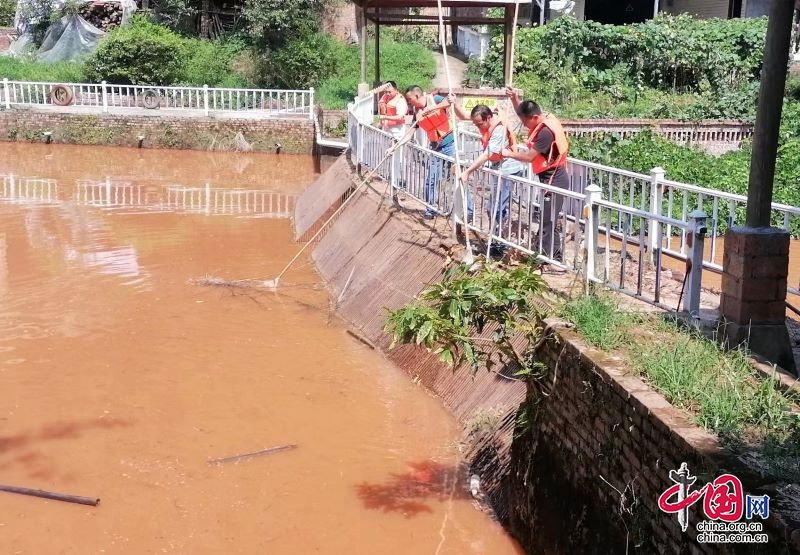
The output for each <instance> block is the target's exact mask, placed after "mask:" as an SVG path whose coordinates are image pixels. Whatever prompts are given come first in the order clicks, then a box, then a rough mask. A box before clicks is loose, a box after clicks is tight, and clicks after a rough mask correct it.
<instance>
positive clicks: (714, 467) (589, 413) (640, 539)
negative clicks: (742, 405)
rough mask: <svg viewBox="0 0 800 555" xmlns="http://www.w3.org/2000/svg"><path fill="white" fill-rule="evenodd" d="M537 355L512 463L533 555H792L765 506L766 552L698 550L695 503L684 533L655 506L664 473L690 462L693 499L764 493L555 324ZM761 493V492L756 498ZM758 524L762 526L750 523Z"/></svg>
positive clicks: (609, 361) (525, 538)
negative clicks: (731, 486) (735, 489)
mask: <svg viewBox="0 0 800 555" xmlns="http://www.w3.org/2000/svg"><path fill="white" fill-rule="evenodd" d="M555 330H556V333H555V335H554V336H553V339H552V340H551V341H548V342H547V343H546V344H545V345H544V347H543V348H542V350H541V351H540V357H541V360H542V362H544V363H545V364H546V366H547V369H546V371H545V372H546V374H545V376H544V377H543V378H542V379H541V380H540V381H536V382H531V383H530V384H529V387H528V398H527V400H526V405H527V425H525V426H523V427H521V428H520V429H518V431H517V439H516V440H515V442H514V445H513V447H512V461H511V477H510V485H509V487H510V491H511V497H512V500H511V503H512V507H511V512H512V516H511V523H510V526H511V530H512V532H513V533H514V535H515V536H516V537H518V538H519V539H520V540H521V541H522V543H523V546H524V547H525V548H526V550H527V551H528V552H529V553H530V552H533V553H553V554H556V553H565V554H567V553H597V554H608V553H625V552H626V544H627V546H628V550H629V551H630V552H631V553H633V552H639V553H675V554H678V553H691V554H696V553H748V554H752V553H798V552H800V549H799V548H798V547H799V546H798V545H797V544H798V543H800V542H798V538H797V536H798V535H800V532H793V531H792V528H796V527H798V526H797V524H794V525H791V524H787V520H785V519H783V517H782V516H781V515H780V514H778V509H777V503H776V502H775V501H776V500H778V496H777V495H776V494H775V493H774V492H773V491H770V496H771V497H772V503H771V507H770V513H771V516H770V519H768V520H767V521H766V522H765V526H764V527H765V532H766V533H769V535H770V542H769V544H767V545H766V546H758V545H757V544H750V545H748V544H736V545H730V546H725V545H724V544H698V543H697V542H696V541H695V540H696V535H697V532H696V528H695V526H696V525H697V523H698V522H699V521H700V520H705V518H701V511H702V503H696V504H695V505H693V506H692V507H691V508H690V510H689V527H688V529H687V530H686V532H683V531H682V530H681V527H680V525H679V524H678V519H677V515H674V514H666V513H663V512H662V511H661V510H660V509H659V508H658V505H657V500H658V497H659V496H660V495H661V493H662V492H664V491H665V490H666V489H667V488H668V487H670V486H672V485H673V482H672V481H670V479H669V474H668V473H669V471H670V470H677V469H678V468H679V466H680V464H681V463H682V462H686V463H687V465H688V468H689V470H690V472H691V473H692V474H693V475H695V476H698V479H697V482H696V484H695V487H696V488H699V487H701V486H702V485H703V484H705V483H706V482H708V481H710V480H712V479H713V478H715V477H716V476H718V475H720V474H722V473H723V470H724V471H726V472H731V473H733V474H735V475H737V476H738V477H739V478H740V479H741V480H742V482H743V483H744V487H745V491H746V493H750V494H753V493H758V494H763V493H765V492H766V491H769V489H768V488H769V486H768V484H765V483H764V481H763V480H761V479H760V478H758V476H756V475H755V474H754V473H753V472H752V471H751V470H750V469H749V468H748V467H747V466H745V465H744V464H743V463H742V462H740V461H739V460H738V459H736V458H735V457H733V455H732V454H730V452H728V451H726V450H725V449H723V448H722V447H721V446H720V444H719V442H718V440H717V439H716V437H715V436H714V435H712V434H710V433H708V432H706V431H704V430H702V429H700V428H699V427H697V426H696V425H694V423H693V422H692V421H691V420H690V418H689V417H688V415H687V414H686V413H684V412H683V411H680V410H678V409H675V408H674V407H672V406H671V405H670V404H669V403H668V402H667V401H666V400H665V399H664V398H663V397H662V396H661V395H659V394H657V393H655V392H654V391H653V390H651V389H650V388H649V387H648V386H647V385H646V384H645V383H644V382H643V381H642V380H640V379H639V378H638V377H634V376H630V375H626V374H625V373H624V361H623V360H621V359H619V358H617V357H612V356H609V355H606V354H604V353H601V352H599V351H597V350H594V349H592V348H590V347H588V346H587V345H586V343H585V342H584V341H583V339H582V338H581V337H580V336H579V335H578V334H577V333H576V332H575V331H574V330H571V329H568V328H567V327H566V326H563V325H562V324H557V325H556V326H555ZM762 488H763V489H762ZM755 521H760V519H758V518H756V519H755Z"/></svg>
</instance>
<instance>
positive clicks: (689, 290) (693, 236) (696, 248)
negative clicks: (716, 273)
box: [683, 210, 708, 317]
mask: <svg viewBox="0 0 800 555" xmlns="http://www.w3.org/2000/svg"><path fill="white" fill-rule="evenodd" d="M707 218H708V216H706V213H705V212H703V211H702V210H695V211H693V212H692V213H690V214H689V235H688V242H689V259H688V260H689V264H688V268H687V272H688V274H689V275H688V276H686V295H685V296H684V298H683V310H684V311H686V312H688V313H689V314H690V315H691V316H695V317H696V316H697V315H698V314H699V313H700V286H701V284H702V281H703V249H704V248H705V235H706V231H707V228H706V219H707Z"/></svg>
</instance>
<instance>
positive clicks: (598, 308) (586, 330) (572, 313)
mask: <svg viewBox="0 0 800 555" xmlns="http://www.w3.org/2000/svg"><path fill="white" fill-rule="evenodd" d="M561 316H563V317H564V318H566V319H567V320H569V321H570V322H572V323H573V324H575V327H576V328H578V331H580V332H581V334H583V336H584V337H586V339H587V340H588V341H589V342H590V343H591V344H592V345H594V346H595V347H597V348H599V349H603V350H604V351H608V350H611V349H616V348H618V347H620V346H621V345H623V344H624V343H625V342H627V341H628V338H627V335H626V333H625V331H626V329H625V328H626V326H625V320H626V319H627V318H628V316H627V315H625V314H623V313H622V312H620V311H619V310H617V307H616V305H615V304H614V303H613V301H612V300H611V299H610V298H608V297H595V296H586V297H579V298H576V299H572V300H570V301H568V302H567V303H565V304H564V306H563V307H562V308H561Z"/></svg>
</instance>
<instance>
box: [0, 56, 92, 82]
mask: <svg viewBox="0 0 800 555" xmlns="http://www.w3.org/2000/svg"><path fill="white" fill-rule="evenodd" d="M2 78H6V79H9V80H11V81H50V82H56V83H83V82H84V81H85V79H86V76H85V73H84V71H83V63H82V62H58V63H55V64H45V63H42V62H37V61H34V60H29V59H25V58H12V57H11V56H0V79H2Z"/></svg>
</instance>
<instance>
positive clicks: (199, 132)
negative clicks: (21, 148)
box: [0, 109, 314, 154]
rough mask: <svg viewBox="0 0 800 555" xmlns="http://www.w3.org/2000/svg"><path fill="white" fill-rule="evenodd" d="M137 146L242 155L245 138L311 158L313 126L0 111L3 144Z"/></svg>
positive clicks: (291, 122) (294, 121) (261, 148)
mask: <svg viewBox="0 0 800 555" xmlns="http://www.w3.org/2000/svg"><path fill="white" fill-rule="evenodd" d="M45 132H50V133H51V134H52V135H51V137H50V139H51V141H52V142H54V143H69V144H81V145H116V146H132V147H135V146H138V145H139V137H143V140H142V145H141V146H142V147H143V148H177V149H188V150H238V149H241V145H238V144H237V141H236V136H237V134H239V133H241V135H242V136H243V137H244V139H245V140H246V141H247V142H248V143H249V144H250V145H251V146H252V147H253V150H254V151H261V152H276V150H277V146H276V145H278V144H279V145H280V146H281V149H280V151H281V152H283V153H286V154H311V152H312V150H313V146H314V126H313V124H312V122H311V121H310V120H307V119H302V118H298V119H232V118H227V117H225V118H213V117H184V116H178V115H164V114H160V113H159V112H158V111H157V110H155V111H153V114H152V115H128V114H120V113H113V114H111V113H109V114H96V113H93V114H89V113H68V112H57V111H51V110H32V109H31V110H28V109H11V110H0V140H2V141H26V142H43V141H44V140H45V136H44V133H45Z"/></svg>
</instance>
